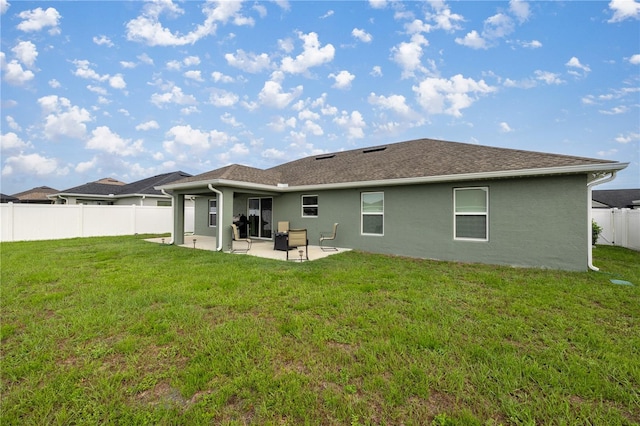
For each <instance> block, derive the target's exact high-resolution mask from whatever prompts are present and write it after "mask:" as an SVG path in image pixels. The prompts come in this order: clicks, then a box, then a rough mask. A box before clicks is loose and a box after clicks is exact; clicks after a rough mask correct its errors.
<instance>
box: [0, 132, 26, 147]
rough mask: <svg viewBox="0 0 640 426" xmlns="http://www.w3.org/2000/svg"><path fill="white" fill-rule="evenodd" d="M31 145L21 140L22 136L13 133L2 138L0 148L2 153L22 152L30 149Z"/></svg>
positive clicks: (0, 137)
mask: <svg viewBox="0 0 640 426" xmlns="http://www.w3.org/2000/svg"><path fill="white" fill-rule="evenodd" d="M30 147H31V143H28V142H25V141H23V140H22V139H20V136H18V135H17V134H15V133H13V132H9V133H5V134H4V135H1V136H0V148H1V149H2V151H5V152H6V151H21V150H23V149H26V148H30Z"/></svg>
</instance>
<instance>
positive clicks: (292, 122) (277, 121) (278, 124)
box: [267, 116, 297, 132]
mask: <svg viewBox="0 0 640 426" xmlns="http://www.w3.org/2000/svg"><path fill="white" fill-rule="evenodd" d="M296 124H297V120H296V118H295V117H290V118H288V119H285V118H284V117H282V116H277V117H274V118H273V119H272V120H271V121H270V122H269V123H268V124H267V126H269V128H270V129H272V130H273V131H274V132H284V131H285V130H286V129H287V128H289V127H290V128H292V129H295V127H296Z"/></svg>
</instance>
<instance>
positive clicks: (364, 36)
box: [351, 28, 373, 43]
mask: <svg viewBox="0 0 640 426" xmlns="http://www.w3.org/2000/svg"><path fill="white" fill-rule="evenodd" d="M351 35H352V36H354V37H355V38H357V39H358V40H360V41H361V42H363V43H371V40H373V36H372V35H371V34H369V33H368V32H366V31H365V30H362V29H360V28H354V29H353V30H352V31H351Z"/></svg>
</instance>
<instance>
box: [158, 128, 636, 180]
mask: <svg viewBox="0 0 640 426" xmlns="http://www.w3.org/2000/svg"><path fill="white" fill-rule="evenodd" d="M626 166H627V164H626V163H619V162H616V161H608V160H600V159H594V158H584V157H575V156H568V155H559V154H547V153H540V152H532V151H522V150H516V149H507V148H495V147H489V146H482V145H473V144H466V143H458V142H448V141H441V140H433V139H417V140H412V141H407V142H398V143H391V144H386V145H379V146H375V147H368V148H359V149H353V150H349V151H341V152H334V153H327V154H321V155H313V156H309V157H305V158H301V159H299V160H295V161H291V162H288V163H284V164H281V165H279V166H276V167H273V168H270V169H267V170H260V169H256V168H252V167H247V166H240V165H236V164H234V165H231V166H226V167H223V168H221V169H217V170H212V171H210V172H207V173H203V174H200V175H196V176H192V177H189V178H186V179H182V180H180V181H176V182H174V183H173V184H171V185H165V186H164V188H165V189H180V188H182V189H188V188H190V187H195V186H196V183H199V184H200V185H202V184H205V183H215V182H225V181H234V182H252V183H254V184H258V185H268V186H277V187H280V188H285V187H299V186H326V185H329V186H346V185H350V184H353V185H356V184H362V183H365V182H366V183H376V184H402V183H411V182H413V183H417V182H428V181H445V180H462V179H485V178H498V177H514V176H533V175H545V174H549V175H552V174H567V173H596V172H604V171H614V170H621V169H624V168H625V167H626ZM594 178H595V177H594Z"/></svg>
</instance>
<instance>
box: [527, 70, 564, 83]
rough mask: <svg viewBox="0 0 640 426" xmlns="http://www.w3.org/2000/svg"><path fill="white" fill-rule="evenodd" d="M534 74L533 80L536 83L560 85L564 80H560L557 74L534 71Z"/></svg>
mask: <svg viewBox="0 0 640 426" xmlns="http://www.w3.org/2000/svg"><path fill="white" fill-rule="evenodd" d="M533 73H534V74H535V79H536V80H538V81H542V82H544V83H546V84H562V83H564V80H562V79H561V78H560V75H559V74H556V73H552V72H549V71H542V70H536V71H534V72H533Z"/></svg>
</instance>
